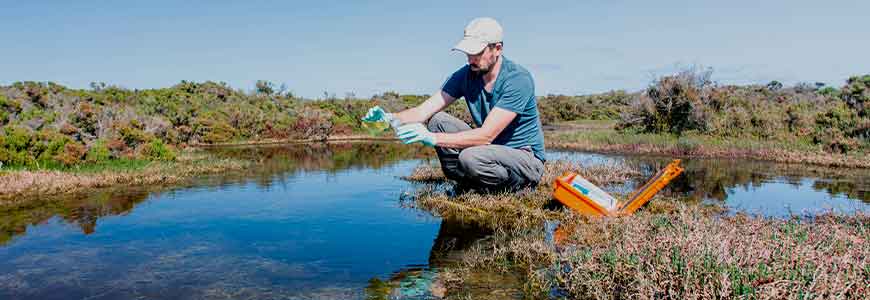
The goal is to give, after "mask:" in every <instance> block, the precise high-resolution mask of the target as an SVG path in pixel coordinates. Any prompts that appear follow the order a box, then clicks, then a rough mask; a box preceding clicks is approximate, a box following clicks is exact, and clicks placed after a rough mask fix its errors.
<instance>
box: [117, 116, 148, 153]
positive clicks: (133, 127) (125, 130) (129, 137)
mask: <svg viewBox="0 0 870 300" xmlns="http://www.w3.org/2000/svg"><path fill="white" fill-rule="evenodd" d="M118 133H119V134H120V135H121V139H122V140H123V141H124V143H125V144H127V146H128V147H131V148H135V147H136V146H138V145H140V144H142V143H145V142H147V141H150V140H151V139H152V138H153V137H152V136H150V135H149V134H148V133H146V132H145V131H143V130H142V129H141V124H140V123H139V122H137V121H136V120H131V121H130V123H128V124H127V125H125V126H122V127H121V128H120V129H119V130H118Z"/></svg>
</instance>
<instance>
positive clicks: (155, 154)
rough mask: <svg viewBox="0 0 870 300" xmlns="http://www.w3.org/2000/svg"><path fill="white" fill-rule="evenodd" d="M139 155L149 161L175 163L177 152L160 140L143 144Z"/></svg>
mask: <svg viewBox="0 0 870 300" xmlns="http://www.w3.org/2000/svg"><path fill="white" fill-rule="evenodd" d="M139 154H140V155H141V156H142V157H144V158H147V159H149V160H164V161H174V160H175V157H176V155H175V151H174V150H172V148H170V147H169V146H167V145H166V144H164V143H163V142H161V141H160V140H158V139H154V140H151V142H150V143H147V144H143V145H142V147H141V150H140V151H139Z"/></svg>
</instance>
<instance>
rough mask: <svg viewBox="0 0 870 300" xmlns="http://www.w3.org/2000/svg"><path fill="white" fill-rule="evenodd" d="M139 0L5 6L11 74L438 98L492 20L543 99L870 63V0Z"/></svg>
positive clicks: (0, 5)
mask: <svg viewBox="0 0 870 300" xmlns="http://www.w3.org/2000/svg"><path fill="white" fill-rule="evenodd" d="M133 2H134V1H9V0H0V28H2V31H0V33H2V35H0V37H2V41H3V42H2V43H0V84H10V83H12V82H15V81H23V80H36V81H55V82H58V83H61V84H64V85H67V86H70V87H75V88H86V87H88V84H89V83H90V82H92V81H102V82H106V83H110V84H116V85H120V86H123V87H126V88H131V89H132V88H155V87H168V86H171V85H173V84H175V83H177V82H178V81H181V80H194V81H204V80H214V81H224V82H227V83H229V84H230V85H231V86H233V87H235V88H241V89H251V88H253V85H254V82H255V81H256V80H258V79H263V80H269V81H272V82H275V83H279V84H280V83H284V84H286V85H287V86H288V87H289V89H290V90H292V91H294V92H295V93H296V94H297V95H301V96H305V97H312V98H314V97H321V96H322V95H323V93H324V92H325V91H326V92H328V93H331V94H335V95H337V96H340V97H341V96H344V95H345V94H346V93H349V92H352V93H355V94H356V95H357V96H360V97H369V96H371V95H373V94H375V93H381V92H384V91H398V92H400V93H431V92H432V91H435V90H437V89H438V88H439V87H440V85H441V84H442V82H443V81H444V79H445V78H447V76H448V75H449V74H450V73H451V72H453V71H454V70H456V69H457V68H459V67H461V66H462V65H463V64H465V56H464V55H462V54H460V53H458V52H452V51H450V48H451V47H452V46H453V44H454V43H456V42H457V41H458V40H459V39H460V38H461V37H462V30H463V28H464V26H465V24H466V23H467V22H468V21H469V20H471V19H472V18H474V17H478V16H491V17H494V18H496V19H497V20H499V22H501V24H502V26H503V27H504V29H505V34H504V35H505V37H504V38H505V55H506V56H507V57H508V58H510V59H512V60H514V61H516V62H518V63H520V64H521V65H524V66H526V67H527V68H528V69H529V70H530V71H531V72H532V74H533V76H534V77H535V81H536V88H537V91H536V93H537V94H538V95H545V94H550V93H554V94H555V93H559V94H572V95H573V94H588V93H594V92H602V91H607V90H611V89H627V90H630V91H634V90H639V89H641V88H643V87H644V86H646V85H647V84H649V83H650V82H651V80H652V79H653V78H655V77H656V76H658V75H663V74H669V73H673V72H675V71H677V70H679V69H681V68H686V67H689V66H692V65H702V66H706V67H710V68H713V70H714V71H713V79H714V80H716V81H719V82H721V83H735V84H746V83H766V82H769V81H770V80H779V81H782V82H784V83H786V84H794V83H796V82H800V81H806V82H816V81H820V82H825V83H828V84H830V85H834V86H841V85H842V84H843V83H844V81H845V79H846V78H847V77H848V76H849V75H855V74H868V73H870V59H867V53H870V30H868V27H867V24H866V19H867V16H868V11H870V1H797V0H795V1H742V0H736V1H326V0H324V1H273V2H266V1H234V2H230V1H135V3H133Z"/></svg>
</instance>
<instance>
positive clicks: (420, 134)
mask: <svg viewBox="0 0 870 300" xmlns="http://www.w3.org/2000/svg"><path fill="white" fill-rule="evenodd" d="M396 136H398V137H399V139H401V140H402V142H403V143H405V144H411V143H416V142H420V143H423V145H426V146H429V147H435V144H436V141H435V134H434V133H432V132H429V129H426V126H423V124H421V123H411V124H405V125H402V126H399V128H398V129H396Z"/></svg>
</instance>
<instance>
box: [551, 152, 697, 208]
mask: <svg viewBox="0 0 870 300" xmlns="http://www.w3.org/2000/svg"><path fill="white" fill-rule="evenodd" d="M682 172H683V168H682V167H680V160H679V159H675V160H673V161H672V162H671V163H670V164H668V165H667V166H666V167H665V168H664V169H662V170H660V171H659V172H658V173H656V174H655V176H653V177H652V178H650V180H649V181H647V183H646V184H644V185H643V186H641V187H640V188H639V189H638V190H637V191H634V193H632V194H631V196H630V197H629V198H628V199H629V200H628V201H626V202H624V203H617V205H616V207H617V208H616V209H615V210H607V209H606V208H604V207H602V206H600V205H598V203H596V202H595V201H593V200H592V199H589V197H586V195H584V194H582V193H580V192H578V191H577V190H575V189H574V188H573V187H571V181H572V180H574V176H577V174H573V173H568V174H565V175H563V176H562V177H559V178H557V179H556V182H555V184H554V186H555V190H554V191H553V197H555V198H556V200H559V202H562V204H565V206H568V207H570V208H571V209H573V210H575V211H577V212H579V213H581V214H584V215H589V216H604V217H607V216H617V215H630V214H633V213H634V212H635V211H637V209H638V208H640V207H641V206H643V205H644V204H646V203H647V202H649V200H650V199H652V197H653V196H655V194H656V193H658V192H659V191H660V190H661V189H662V188H664V187H665V186H666V185H668V183H670V182H671V180H673V179H674V178H676V177H677V176H679V175H680V173H682Z"/></svg>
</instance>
